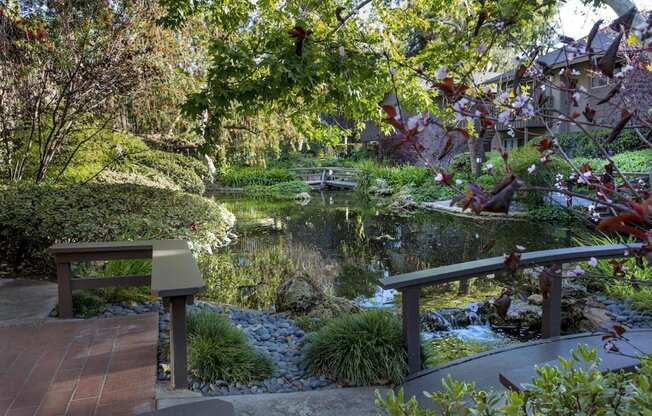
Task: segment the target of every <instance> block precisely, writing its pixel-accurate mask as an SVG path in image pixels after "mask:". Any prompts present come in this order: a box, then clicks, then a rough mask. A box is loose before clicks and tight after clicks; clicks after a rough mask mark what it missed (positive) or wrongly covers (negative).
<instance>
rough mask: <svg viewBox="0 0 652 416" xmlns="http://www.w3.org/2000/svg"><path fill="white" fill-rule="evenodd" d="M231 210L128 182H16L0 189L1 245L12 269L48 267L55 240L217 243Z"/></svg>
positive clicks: (202, 247) (201, 247) (196, 246)
mask: <svg viewBox="0 0 652 416" xmlns="http://www.w3.org/2000/svg"><path fill="white" fill-rule="evenodd" d="M233 221H234V219H233V216H232V214H231V213H230V212H228V211H227V210H226V209H225V208H224V207H223V206H221V205H219V204H217V203H216V202H215V201H213V200H210V199H206V198H203V197H201V196H198V195H192V194H187V193H182V192H172V191H168V190H163V189H155V188H148V187H144V186H138V185H130V184H119V185H118V184H116V185H110V184H99V183H89V184H87V185H83V186H81V185H76V186H68V187H55V186H50V185H26V184H24V185H18V186H11V187H6V188H5V189H4V190H3V192H1V193H0V250H1V251H2V252H3V253H4V255H5V259H6V260H7V263H8V264H9V265H10V266H14V270H12V271H17V270H18V269H19V268H20V267H22V266H25V265H27V266H29V267H30V268H32V269H33V270H32V271H33V272H34V273H38V274H43V273H48V272H51V268H52V259H51V257H50V255H49V254H48V253H47V248H48V247H49V246H50V245H52V244H54V243H55V242H64V241H65V242H78V241H117V240H148V239H168V238H180V239H184V240H190V241H192V245H193V250H194V251H195V252H197V253H201V252H207V251H209V250H212V249H215V248H217V247H220V246H221V245H222V242H223V238H224V236H225V234H226V231H227V230H228V229H229V228H230V227H231V226H232V225H233Z"/></svg>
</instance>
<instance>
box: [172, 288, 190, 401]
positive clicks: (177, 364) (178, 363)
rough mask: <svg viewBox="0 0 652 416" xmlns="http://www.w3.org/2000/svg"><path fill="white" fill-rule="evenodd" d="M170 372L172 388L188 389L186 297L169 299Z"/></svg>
mask: <svg viewBox="0 0 652 416" xmlns="http://www.w3.org/2000/svg"><path fill="white" fill-rule="evenodd" d="M170 323H171V326H170V371H171V372H172V388H173V389H185V388H188V376H187V371H188V370H187V368H188V367H187V364H188V358H187V348H186V296H175V297H172V298H170Z"/></svg>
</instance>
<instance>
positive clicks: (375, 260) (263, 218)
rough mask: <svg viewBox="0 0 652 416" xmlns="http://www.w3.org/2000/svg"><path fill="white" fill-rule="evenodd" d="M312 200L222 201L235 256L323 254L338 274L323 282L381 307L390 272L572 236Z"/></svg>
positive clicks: (457, 288)
mask: <svg viewBox="0 0 652 416" xmlns="http://www.w3.org/2000/svg"><path fill="white" fill-rule="evenodd" d="M312 196H313V198H312V200H311V201H310V203H308V204H307V205H304V206H300V205H298V204H296V203H294V202H270V201H261V200H255V199H250V198H245V197H240V196H222V195H220V196H218V197H216V198H217V199H218V200H219V201H220V202H223V203H225V204H226V205H227V207H228V208H229V209H230V210H231V211H232V212H233V213H234V214H235V215H236V218H237V225H236V233H237V234H238V235H239V239H238V240H237V242H236V243H235V244H234V245H233V246H231V247H230V248H229V250H231V251H232V252H234V253H243V254H247V255H249V256H251V255H253V256H255V254H256V252H257V251H258V250H260V249H261V248H262V247H266V248H269V247H270V246H283V247H290V248H291V249H292V250H299V253H295V254H294V255H293V257H296V258H297V259H298V260H300V261H304V260H305V261H313V263H315V261H314V257H315V256H320V257H321V260H320V261H317V262H316V263H317V264H316V267H317V268H318V270H323V269H325V268H330V270H328V271H326V270H323V273H321V272H320V274H324V275H328V276H334V277H326V276H324V278H323V280H324V281H329V283H330V285H331V286H332V290H333V292H334V294H336V295H338V296H344V297H347V298H350V299H361V302H362V303H363V304H364V305H366V306H374V307H379V306H382V305H386V304H387V303H388V302H391V301H392V299H393V298H394V293H391V292H390V293H386V292H383V291H379V288H378V286H377V281H378V279H379V278H380V277H382V276H383V275H384V274H385V275H394V274H399V273H404V272H410V271H415V270H421V269H424V268H429V267H437V266H442V265H447V264H452V263H457V262H462V261H468V260H474V259H478V258H484V257H491V256H496V255H502V254H504V253H509V252H511V251H514V250H515V247H516V245H520V246H524V247H526V248H527V250H538V249H546V248H551V247H563V246H566V245H568V233H567V232H566V230H564V229H560V228H556V227H553V226H550V225H540V224H531V223H526V222H500V221H498V222H484V221H476V220H473V219H466V218H460V217H453V216H450V215H446V214H441V213H434V212H420V213H418V214H415V215H413V216H411V217H398V216H393V215H390V214H385V213H383V211H382V210H379V209H378V208H377V207H376V206H374V205H372V204H370V203H369V202H368V201H366V200H364V199H361V198H359V197H357V196H356V194H355V193H353V192H331V193H322V194H319V193H317V194H315V193H313V194H312ZM493 240H495V244H494V242H493ZM483 248H484V249H483ZM308 253H309V254H308ZM304 257H305V259H304ZM311 259H312V260H311ZM324 265H327V266H324ZM476 283H477V284H479V285H480V286H478V288H479V289H480V290H481V291H489V289H490V287H488V286H485V287H482V283H481V282H476ZM470 285H471V283H470V280H466V281H463V282H460V283H459V284H458V283H456V284H453V285H447V286H442V287H438V288H433V289H432V293H434V296H437V294H440V295H442V294H444V293H450V294H453V295H465V294H467V293H469V290H471V289H470ZM489 286H490V285H489ZM478 288H476V289H478Z"/></svg>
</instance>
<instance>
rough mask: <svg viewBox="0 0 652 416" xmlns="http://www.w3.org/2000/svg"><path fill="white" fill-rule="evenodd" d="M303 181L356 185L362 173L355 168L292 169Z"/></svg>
mask: <svg viewBox="0 0 652 416" xmlns="http://www.w3.org/2000/svg"><path fill="white" fill-rule="evenodd" d="M290 171H292V172H294V173H295V174H296V175H297V176H298V177H299V178H301V180H303V181H306V182H308V183H309V184H322V185H325V184H327V183H329V182H330V183H337V182H340V183H344V184H356V183H357V182H358V175H359V173H360V171H359V170H358V169H355V168H341V167H328V166H326V167H315V168H295V169H290Z"/></svg>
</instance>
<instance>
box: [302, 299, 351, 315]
mask: <svg viewBox="0 0 652 416" xmlns="http://www.w3.org/2000/svg"><path fill="white" fill-rule="evenodd" d="M356 312H360V307H359V306H358V305H356V304H355V303H354V302H352V301H350V300H348V299H345V298H341V297H338V296H326V297H325V298H324V300H323V302H322V303H320V304H319V305H317V306H315V308H313V309H312V310H311V311H310V312H308V314H307V316H309V317H311V318H314V319H329V318H334V317H336V316H339V315H344V314H351V313H356Z"/></svg>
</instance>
